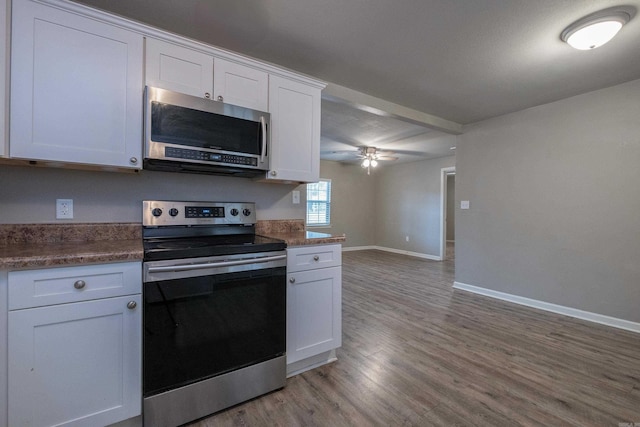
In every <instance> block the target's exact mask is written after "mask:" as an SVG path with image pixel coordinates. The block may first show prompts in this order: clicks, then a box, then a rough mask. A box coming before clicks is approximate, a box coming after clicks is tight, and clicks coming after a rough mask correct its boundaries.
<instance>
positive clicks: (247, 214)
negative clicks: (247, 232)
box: [242, 209, 251, 216]
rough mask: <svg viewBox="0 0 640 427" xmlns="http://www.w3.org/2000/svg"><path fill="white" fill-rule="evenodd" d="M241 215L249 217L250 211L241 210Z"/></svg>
mask: <svg viewBox="0 0 640 427" xmlns="http://www.w3.org/2000/svg"><path fill="white" fill-rule="evenodd" d="M242 215H244V216H249V215H251V211H250V210H249V209H243V210H242Z"/></svg>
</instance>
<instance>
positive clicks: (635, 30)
mask: <svg viewBox="0 0 640 427" xmlns="http://www.w3.org/2000/svg"><path fill="white" fill-rule="evenodd" d="M77 1H78V2H80V3H85V4H89V5H92V6H95V7H98V8H102V9H106V10H109V11H112V12H114V13H117V14H120V15H123V16H127V17H129V18H131V19H134V20H137V21H141V22H145V23H148V24H150V25H153V26H156V27H159V28H162V29H165V30H168V31H171V32H174V33H178V34H182V35H185V36H187V37H190V38H193V39H196V40H200V41H203V42H206V43H209V44H212V45H215V46H219V47H222V48H226V49H229V50H232V51H236V52H239V53H241V54H245V55H248V56H251V57H254V58H257V59H261V60H265V61H268V62H272V63H275V64H278V65H281V66H284V67H287V68H290V69H292V70H295V71H299V72H302V73H305V74H308V75H311V76H314V77H317V78H320V79H322V80H324V81H327V82H331V83H335V84H338V85H341V86H344V87H348V88H351V89H354V90H356V91H359V92H363V93H366V94H369V95H372V96H374V97H377V98H381V99H384V100H387V101H391V102H394V103H396V104H400V105H403V106H406V107H410V108H412V109H415V110H419V111H422V112H425V113H428V114H432V115H435V116H438V117H441V118H444V119H447V120H450V121H453V122H457V123H460V124H468V123H473V122H476V121H479V120H483V119H486V118H489V117H494V116H498V115H502V114H505V113H509V112H514V111H518V110H522V109H525V108H529V107H532V106H535V105H540V104H544V103H548V102H552V101H555V100H558V99H562V98H566V97H569V96H573V95H577V94H580V93H584V92H588V91H592V90H596V89H600V88H604V87H608V86H612V85H615V84H618V83H622V82H625V81H629V80H634V79H638V78H640V17H639V16H635V17H634V19H632V20H631V22H629V23H628V24H627V25H626V26H625V27H624V28H623V29H622V31H621V32H620V34H619V35H618V36H617V37H616V38H615V39H614V40H613V41H611V42H610V43H609V44H607V45H605V46H603V47H601V48H598V49H595V50H592V51H577V50H574V49H572V48H570V47H569V46H568V45H567V44H565V43H563V42H562V41H561V40H560V38H559V35H560V33H561V32H562V30H563V29H564V28H565V27H566V26H567V25H569V24H570V23H572V22H573V21H575V20H577V19H579V18H581V17H583V16H585V15H587V14H590V13H592V12H594V11H598V10H600V9H604V8H607V7H611V6H616V5H619V4H625V5H630V6H634V7H635V8H636V9H640V0H623V2H622V3H619V2H618V1H610V0H401V1H398V0H350V1H345V0H321V1H318V0H243V1H235V0H181V1H176V0H77ZM329 108H331V106H329ZM326 111H327V112H329V110H326ZM330 114H332V115H333V113H330ZM335 120H336V118H335V117H333V118H330V119H328V120H326V121H325V123H323V124H332V123H334V122H335ZM381 120H382V121H383V122H386V118H383V119H381ZM356 126H359V125H356ZM388 126H389V127H393V124H390V125H388ZM385 127H386V125H385ZM329 130H330V129H328V130H327V132H329ZM386 130H388V129H385V131H386ZM412 131H415V129H413V130H411V129H407V130H406V132H409V133H410V132H412ZM331 132H334V131H331ZM404 132H405V131H404V130H402V131H400V134H401V135H402V134H404ZM324 133H325V130H324V129H323V134H324ZM334 133H335V132H334ZM354 133H355V132H354ZM364 133H368V134H369V136H370V132H369V130H366V131H365V132H364ZM325 137H326V138H325V140H326V139H327V138H328V137H329V136H327V135H325ZM342 137H344V135H342ZM352 138H353V136H352ZM372 138H373V139H376V138H378V137H376V136H373V137H372ZM379 138H383V137H382V136H380V137H379Z"/></svg>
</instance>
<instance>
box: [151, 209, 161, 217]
mask: <svg viewBox="0 0 640 427" xmlns="http://www.w3.org/2000/svg"><path fill="white" fill-rule="evenodd" d="M151 215H153V216H160V215H162V209H160V208H154V209H153V210H152V211H151Z"/></svg>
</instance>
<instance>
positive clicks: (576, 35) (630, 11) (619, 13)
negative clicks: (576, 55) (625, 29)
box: [560, 6, 636, 50]
mask: <svg viewBox="0 0 640 427" xmlns="http://www.w3.org/2000/svg"><path fill="white" fill-rule="evenodd" d="M635 12H636V10H635V8H633V7H629V6H616V7H610V8H608V9H604V10H601V11H599V12H595V13H592V14H590V15H587V16H585V17H584V18H582V19H579V20H577V21H576V22H574V23H573V24H571V25H569V26H568V27H567V28H565V29H564V31H562V33H561V34H560V39H562V41H565V42H567V43H568V44H569V45H570V46H571V47H573V48H575V49H579V50H591V49H595V48H597V47H600V46H602V45H603V44H605V43H607V42H608V41H609V40H611V39H612V38H614V37H615V35H616V34H618V31H620V29H621V28H622V26H623V25H624V24H626V23H627V22H629V21H630V20H631V18H632V17H633V16H634V15H635Z"/></svg>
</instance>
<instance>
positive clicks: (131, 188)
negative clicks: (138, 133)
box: [0, 165, 306, 224]
mask: <svg viewBox="0 0 640 427" xmlns="http://www.w3.org/2000/svg"><path fill="white" fill-rule="evenodd" d="M297 187H299V185H297V184H289V185H287V184H272V183H259V182H254V181H252V180H250V179H247V178H234V177H225V176H213V175H192V174H176V173H167V172H152V171H146V170H145V171H141V172H140V173H137V174H136V173H116V172H101V171H80V170H67V169H55V168H40V167H29V166H7V165H0V224H27V223H69V222H78V223H82V222H141V216H142V203H141V202H142V200H148V199H150V200H193V201H200V200H202V201H209V200H211V201H234V202H235V201H242V202H255V203H256V210H257V215H258V219H259V220H268V219H304V217H305V204H306V192H305V191H304V188H305V187H304V186H300V188H299V189H300V190H302V191H300V193H301V196H302V197H301V199H302V200H300V204H297V205H294V204H293V203H292V201H291V191H292V190H294V189H296V188H297ZM56 199H73V213H74V218H73V219H71V220H56V218H55V214H56Z"/></svg>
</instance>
